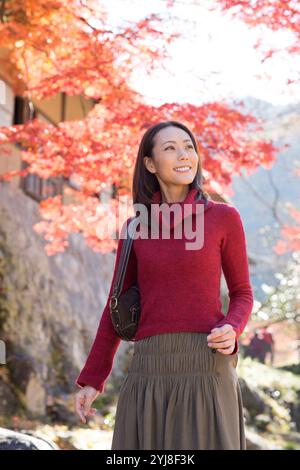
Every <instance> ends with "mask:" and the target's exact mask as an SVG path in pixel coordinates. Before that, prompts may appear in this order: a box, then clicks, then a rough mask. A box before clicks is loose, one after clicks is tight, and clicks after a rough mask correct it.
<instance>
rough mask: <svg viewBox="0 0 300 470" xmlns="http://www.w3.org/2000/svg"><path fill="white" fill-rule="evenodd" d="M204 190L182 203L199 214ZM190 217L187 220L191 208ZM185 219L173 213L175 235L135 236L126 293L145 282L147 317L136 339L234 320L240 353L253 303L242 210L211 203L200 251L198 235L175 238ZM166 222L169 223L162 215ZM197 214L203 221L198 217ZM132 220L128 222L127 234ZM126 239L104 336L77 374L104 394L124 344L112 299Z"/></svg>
mask: <svg viewBox="0 0 300 470" xmlns="http://www.w3.org/2000/svg"><path fill="white" fill-rule="evenodd" d="M196 193H197V191H196V189H193V188H192V189H190V190H189V192H188V195H187V197H186V198H185V200H184V201H182V202H180V203H179V204H181V205H183V204H188V205H190V207H191V208H192V212H193V214H195V211H196V204H202V205H203V203H204V200H203V199H201V200H198V201H195V196H196ZM152 202H153V203H159V202H161V193H160V191H157V192H156V193H155V194H154V195H153V199H152ZM169 204H171V203H169ZM156 207H159V206H157V205H156ZM185 207H186V206H185ZM203 207H204V205H203ZM182 214H183V216H182V217H185V215H184V214H185V212H184V211H182ZM182 217H181V218H179V219H178V218H177V219H176V218H175V217H174V218H173V219H172V218H171V232H170V233H171V237H170V238H169V239H163V238H158V239H154V238H148V239H145V238H144V239H143V238H136V239H134V241H133V244H132V249H131V254H130V258H129V262H128V267H127V271H126V276H125V279H124V285H123V290H122V292H124V291H125V290H127V289H128V288H129V287H130V286H131V285H132V284H133V283H135V282H138V285H139V289H140V295H141V316H140V320H139V326H138V331H137V334H136V336H135V340H139V339H142V338H145V337H147V336H152V335H157V334H161V333H167V332H180V331H194V332H195V331H198V332H202V333H207V334H208V333H210V332H211V330H212V329H213V328H214V327H217V326H222V325H224V324H225V323H229V324H231V325H232V326H233V328H234V330H235V332H236V344H235V350H234V351H233V353H232V354H235V353H237V352H238V350H239V346H238V338H239V336H240V335H241V333H242V332H243V330H244V329H245V326H246V324H247V322H248V319H249V317H250V314H251V312H252V307H253V291H252V287H251V283H250V277H249V269H248V258H247V247H246V238H245V233H244V228H243V224H242V220H241V217H240V214H239V212H238V210H237V209H236V208H235V207H234V206H232V205H229V204H226V203H222V202H216V201H213V200H211V199H210V200H208V204H207V205H206V207H205V210H204V214H203V221H204V222H203V224H202V228H203V230H204V244H203V246H202V247H201V248H200V249H197V250H190V249H188V250H187V249H186V248H185V246H186V245H185V243H186V242H187V241H188V242H191V239H186V238H185V237H184V236H183V237H181V238H178V237H177V238H174V237H173V238H172V234H173V233H174V232H173V230H174V227H175V225H177V224H178V223H179V222H180V221H181V219H182ZM159 219H160V220H163V223H164V217H163V218H162V216H161V213H159ZM192 219H193V220H194V219H195V216H194V215H193V216H192ZM130 220H131V219H130V218H129V219H127V220H126V222H125V223H124V225H123V228H122V233H124V231H123V230H124V228H125V226H127V225H128V223H129V221H130ZM156 220H158V216H156ZM193 223H194V222H193ZM193 226H194V225H193ZM161 227H162V225H160V228H161ZM159 233H160V234H161V231H160V232H159ZM183 234H184V229H183ZM123 241H124V239H123V238H120V239H119V241H118V249H117V254H116V262H115V268H114V273H113V277H112V282H111V287H110V291H109V295H108V298H107V303H106V306H105V308H104V311H103V314H102V317H101V320H100V322H99V326H98V330H97V334H96V336H95V339H94V342H93V344H92V347H91V349H90V352H89V355H88V357H87V360H86V363H85V365H84V367H83V369H82V370H81V372H80V374H79V376H78V377H77V379H76V384H77V385H78V386H79V387H82V386H84V385H91V386H92V387H94V388H95V389H97V390H99V391H100V392H102V391H103V389H104V385H105V383H106V381H107V379H108V377H109V375H110V373H111V370H112V367H113V361H114V356H115V353H116V351H117V349H118V346H119V344H120V342H121V338H120V337H119V336H117V334H116V333H115V331H114V328H113V325H112V322H111V318H110V311H109V305H108V302H109V297H110V295H111V293H112V287H113V281H114V279H115V276H116V271H117V266H118V263H119V258H120V254H121V248H122V244H123ZM221 270H223V273H224V276H225V279H226V283H227V286H228V292H229V300H230V301H229V307H228V312H227V315H226V316H224V313H223V312H222V309H221V299H220V280H221Z"/></svg>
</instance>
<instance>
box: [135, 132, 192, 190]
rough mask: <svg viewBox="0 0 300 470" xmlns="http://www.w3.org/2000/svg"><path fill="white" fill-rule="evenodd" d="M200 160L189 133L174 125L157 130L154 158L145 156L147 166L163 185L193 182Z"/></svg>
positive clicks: (179, 184)
mask: <svg viewBox="0 0 300 470" xmlns="http://www.w3.org/2000/svg"><path fill="white" fill-rule="evenodd" d="M198 161H199V157H198V154H197V153H196V149H195V147H194V145H193V142H192V140H191V138H190V136H189V134H188V133H187V132H185V131H184V130H183V129H180V128H178V127H173V126H169V127H165V128H164V129H161V130H160V131H158V132H157V134H156V135H155V137H154V147H153V158H151V157H144V163H145V165H146V168H147V169H148V171H150V172H151V173H154V174H155V175H156V177H157V179H158V181H159V183H160V185H161V186H162V187H164V186H173V185H175V186H181V185H182V186H186V185H188V184H190V183H192V181H193V180H194V178H195V175H196V173H197V168H198ZM184 167H187V168H184ZM180 168H182V170H180Z"/></svg>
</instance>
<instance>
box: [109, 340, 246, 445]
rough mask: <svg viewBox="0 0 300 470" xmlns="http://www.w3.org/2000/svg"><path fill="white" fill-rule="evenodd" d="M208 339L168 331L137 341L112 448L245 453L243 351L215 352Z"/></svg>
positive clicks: (119, 401) (119, 404)
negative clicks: (240, 356) (239, 372)
mask: <svg viewBox="0 0 300 470" xmlns="http://www.w3.org/2000/svg"><path fill="white" fill-rule="evenodd" d="M207 336H208V334H206V333H198V332H180V333H164V334H159V335H155V336H149V337H147V338H143V339H141V340H139V341H136V342H135V343H134V353H133V357H132V360H131V363H130V368H129V371H128V374H127V376H126V377H125V380H124V382H123V383H122V386H121V390H120V394H119V399H118V403H117V409H116V417H115V427H114V433H113V439H112V446H111V449H112V450H124V449H130V450H134V449H137V450H139V449H148V450H165V449H168V450H244V449H246V440H245V429H244V416H243V403H242V395H241V389H240V385H239V381H238V376H237V372H236V366H237V363H238V354H239V353H236V354H234V355H224V354H221V353H219V352H215V353H213V352H212V349H211V348H210V347H208V345H207V339H206V338H207Z"/></svg>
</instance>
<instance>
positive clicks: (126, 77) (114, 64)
mask: <svg viewBox="0 0 300 470" xmlns="http://www.w3.org/2000/svg"><path fill="white" fill-rule="evenodd" d="M172 3H174V2H169V5H170V8H172ZM221 3H222V2H221ZM223 3H224V5H225V4H226V3H227V4H228V3H229V2H223ZM231 3H234V2H231ZM236 3H237V2H236ZM241 3H243V2H241ZM3 5H4V7H3V11H2V23H0V49H2V50H4V51H5V54H4V55H3V54H2V55H1V63H0V67H1V69H2V70H5V71H6V73H8V74H9V76H10V77H11V83H12V86H13V89H14V92H15V93H16V94H19V95H22V96H24V97H25V98H26V99H28V100H32V99H36V100H40V99H45V98H47V97H50V96H53V95H55V94H57V93H59V92H65V93H67V94H68V95H79V94H80V95H82V96H84V97H87V98H93V99H94V100H95V106H94V107H93V109H92V110H91V111H90V112H89V113H88V114H87V115H86V117H85V118H84V119H82V120H78V121H69V122H68V121H63V122H59V123H58V125H56V126H55V125H52V124H49V123H46V122H43V121H40V120H38V119H32V120H29V121H27V122H25V123H24V124H22V125H16V126H10V127H2V128H0V142H2V143H4V142H6V143H7V142H10V143H19V144H20V145H21V146H22V158H23V160H24V161H25V162H27V164H28V166H27V168H26V169H25V170H23V171H22V175H23V176H25V175H26V174H27V173H35V174H37V175H39V176H40V177H42V178H49V177H55V176H63V177H64V178H66V179H69V178H71V177H72V178H73V179H76V181H77V182H78V187H79V189H78V191H77V192H76V200H74V201H73V202H72V203H69V204H64V203H63V198H62V197H61V196H56V197H54V198H48V199H47V200H45V201H43V202H42V203H41V204H40V210H41V215H42V218H43V219H42V221H41V222H40V223H39V224H37V225H36V226H35V229H36V230H37V231H38V232H39V233H41V234H43V236H44V238H45V240H46V241H47V242H48V244H47V245H46V249H47V253H48V254H49V255H52V254H55V253H57V252H59V251H64V249H65V247H66V246H68V236H69V234H70V233H72V232H80V233H82V234H83V236H84V237H85V239H86V241H87V243H88V244H89V246H91V247H92V248H93V249H95V250H99V251H110V250H111V249H112V248H113V247H115V246H116V241H115V240H114V239H112V238H111V237H110V236H109V234H107V236H105V237H101V236H99V233H98V231H97V227H99V224H100V225H101V224H102V223H104V221H106V220H107V219H108V218H110V217H114V214H115V208H116V206H117V201H118V198H119V197H121V196H124V197H128V198H130V195H131V178H132V170H133V165H134V162H135V159H136V155H137V149H138V145H139V142H140V139H141V137H142V135H143V133H144V132H145V130H146V128H147V127H148V126H150V125H152V124H154V123H156V122H158V121H162V120H166V119H175V120H179V121H182V122H184V123H185V124H186V125H188V127H189V128H190V129H191V130H192V131H193V132H194V134H195V136H196V138H197V142H198V146H199V150H200V156H201V159H202V163H203V167H204V178H205V189H206V190H207V191H208V192H219V193H222V194H230V183H231V180H232V176H233V175H234V174H237V173H241V172H242V171H244V172H246V173H247V174H250V173H251V172H253V171H255V169H256V168H258V167H260V166H263V167H265V168H270V166H271V165H272V163H273V162H274V160H275V158H276V153H277V152H278V150H279V148H276V147H275V146H274V144H273V143H272V142H270V141H265V140H263V139H261V138H259V133H258V131H259V130H261V129H262V124H263V123H262V122H261V121H259V120H258V119H255V118H254V117H253V116H251V115H247V114H246V113H242V112H240V111H237V110H236V109H234V108H233V107H231V106H229V105H228V104H227V103H226V102H225V101H224V102H209V103H206V104H204V105H202V106H196V105H193V104H190V103H184V104H178V103H176V102H175V103H165V104H163V105H161V106H158V107H156V106H151V105H149V104H146V102H145V100H144V99H143V96H141V95H140V94H139V93H137V92H136V91H135V90H134V89H132V87H131V86H130V76H131V73H132V71H133V69H134V68H136V67H141V68H142V69H143V70H144V71H145V70H146V71H148V72H150V71H151V70H153V68H154V67H157V66H162V64H163V61H164V58H165V57H167V56H168V54H167V50H168V49H167V46H168V44H169V43H170V42H171V41H174V40H175V39H176V38H177V37H178V33H176V32H174V33H172V34H171V33H170V34H168V33H166V32H165V29H166V28H164V25H163V21H162V19H161V18H159V16H158V15H154V14H153V15H151V16H149V17H146V18H144V19H143V20H141V21H139V22H137V23H134V24H133V23H130V24H129V25H127V26H122V27H120V28H118V30H116V29H115V30H114V29H113V28H111V26H110V25H109V24H108V22H107V17H106V14H105V10H104V8H103V7H102V5H101V2H98V1H94V2H93V1H89V0H88V1H80V0H79V1H75V0H71V1H68V2H62V1H60V0H57V1H44V0H35V1H33V0H25V1H24V0H23V1H16V0H15V1H12V0H11V1H6V2H3ZM16 174H20V172H17V173H16V172H11V173H9V174H7V175H5V176H4V177H3V178H5V179H7V180H9V179H11V178H12V177H13V176H14V175H16ZM111 184H113V185H114V186H115V187H116V188H117V199H112V200H111V201H110V205H109V206H107V205H105V206H104V205H103V204H102V202H101V200H100V199H99V197H98V196H99V194H100V193H101V191H102V190H103V189H104V188H106V187H107V186H108V185H111Z"/></svg>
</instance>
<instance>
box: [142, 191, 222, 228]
mask: <svg viewBox="0 0 300 470" xmlns="http://www.w3.org/2000/svg"><path fill="white" fill-rule="evenodd" d="M198 195H199V192H198V190H197V189H196V188H190V189H189V191H188V193H187V195H186V197H185V199H184V200H183V201H180V202H164V203H163V202H162V194H161V190H160V189H159V190H158V191H156V192H155V193H154V194H153V195H152V198H151V204H155V206H154V208H152V214H153V217H154V219H155V221H156V222H157V221H158V216H159V221H160V224H161V223H163V224H164V225H165V226H166V225H169V218H170V228H171V229H172V228H174V227H175V226H176V225H178V224H179V223H181V222H182V220H183V219H184V218H186V217H189V216H190V215H191V214H195V213H196V207H197V205H198V204H200V205H203V206H204V212H205V211H207V210H208V209H209V208H211V206H212V205H213V202H212V201H211V200H209V199H208V200H206V198H204V196H202V197H201V198H200V197H198ZM157 204H159V205H160V204H166V205H168V206H169V207H171V206H172V204H174V205H175V206H177V205H178V204H179V205H180V206H181V210H178V211H176V210H175V211H174V213H173V212H171V214H170V217H167V218H166V217H163V214H162V212H161V211H160V212H158V211H159V206H157ZM185 205H186V206H185ZM165 219H166V220H165Z"/></svg>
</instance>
